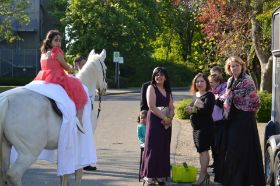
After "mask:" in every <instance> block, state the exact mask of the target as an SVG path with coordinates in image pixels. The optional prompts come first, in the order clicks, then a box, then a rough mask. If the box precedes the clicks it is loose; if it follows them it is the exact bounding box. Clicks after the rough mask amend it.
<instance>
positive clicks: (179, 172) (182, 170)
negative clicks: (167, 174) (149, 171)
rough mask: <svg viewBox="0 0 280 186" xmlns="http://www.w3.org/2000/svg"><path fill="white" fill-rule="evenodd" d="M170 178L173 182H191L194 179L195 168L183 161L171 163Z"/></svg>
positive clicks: (195, 174)
mask: <svg viewBox="0 0 280 186" xmlns="http://www.w3.org/2000/svg"><path fill="white" fill-rule="evenodd" d="M171 170H172V174H171V178H172V181H173V182H177V183H192V182H195V181H196V176H197V168H196V167H194V166H189V165H187V163H186V162H184V163H183V164H182V165H177V164H174V165H172V169H171Z"/></svg>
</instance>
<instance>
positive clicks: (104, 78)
mask: <svg viewBox="0 0 280 186" xmlns="http://www.w3.org/2000/svg"><path fill="white" fill-rule="evenodd" d="M98 61H99V63H100V65H101V68H102V74H103V83H104V82H106V74H105V72H104V67H103V65H102V62H101V60H100V59H98ZM103 90H104V89H103ZM103 90H102V91H100V89H98V101H99V104H98V112H97V119H98V118H99V114H100V111H101V101H102V99H101V94H102V92H103Z"/></svg>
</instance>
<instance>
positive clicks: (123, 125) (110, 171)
mask: <svg viewBox="0 0 280 186" xmlns="http://www.w3.org/2000/svg"><path fill="white" fill-rule="evenodd" d="M109 92H110V90H109ZM124 92H125V91H122V93H124ZM110 93H111V95H108V96H106V97H104V98H103V101H102V112H101V114H100V118H99V121H98V126H97V129H96V133H95V138H96V147H97V157H98V165H97V167H98V170H97V171H95V172H86V173H85V175H84V176H83V181H82V186H90V185H91V186H102V185H106V186H115V185H119V186H122V185H123V186H132V185H141V184H140V183H139V182H138V168H139V155H140V149H139V145H138V141H137V137H136V126H137V122H136V118H137V114H138V112H139V100H140V95H139V92H138V91H134V92H132V93H127V92H126V93H125V94H116V93H118V91H113V90H112V91H111V92H110ZM186 96H187V92H186V91H182V90H181V91H174V99H175V100H179V99H182V98H183V97H186ZM179 130H180V125H179V122H178V121H175V122H174V124H173V131H172V144H171V161H172V159H174V153H175V148H176V142H177V137H178V133H179ZM71 181H72V182H73V178H71ZM58 184H59V178H58V177H56V165H55V164H50V163H48V162H43V161H37V162H36V163H35V164H33V165H32V167H31V169H29V170H28V171H27V173H26V174H25V175H24V177H23V186H35V185H36V186H39V185H50V186H53V185H58ZM71 184H72V185H73V183H71Z"/></svg>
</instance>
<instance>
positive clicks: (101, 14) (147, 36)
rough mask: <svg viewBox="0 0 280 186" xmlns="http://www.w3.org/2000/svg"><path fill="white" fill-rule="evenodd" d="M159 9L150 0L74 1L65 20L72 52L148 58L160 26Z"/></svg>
mask: <svg viewBox="0 0 280 186" xmlns="http://www.w3.org/2000/svg"><path fill="white" fill-rule="evenodd" d="M153 7H155V8H153ZM157 10H158V5H157V3H156V1H149V0H145V1H136V0H134V1H129V0H122V1H118V0H113V1H100V0H92V1H77V0H76V1H74V0H71V1H69V7H68V10H67V11H66V17H65V19H64V22H65V24H66V25H68V27H67V34H68V37H69V38H70V40H69V41H68V44H69V45H68V49H69V52H70V53H77V52H79V51H84V52H86V53H87V52H89V50H90V49H92V48H95V49H102V48H106V49H107V50H108V51H110V52H112V51H120V52H121V54H122V55H125V56H130V55H131V54H134V56H139V57H140V56H141V57H143V56H147V55H149V52H150V51H151V49H150V45H149V42H150V40H154V39H155V37H156V32H157V30H158V27H159V25H160V24H159V18H158V14H157ZM128 60H129V58H128Z"/></svg>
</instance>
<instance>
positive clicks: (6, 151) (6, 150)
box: [2, 138, 12, 185]
mask: <svg viewBox="0 0 280 186" xmlns="http://www.w3.org/2000/svg"><path fill="white" fill-rule="evenodd" d="M11 147H12V146H11V144H10V143H9V142H8V141H7V139H6V138H3V143H2V175H3V177H2V178H3V184H4V185H8V180H7V171H8V169H9V168H10V154H11Z"/></svg>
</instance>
